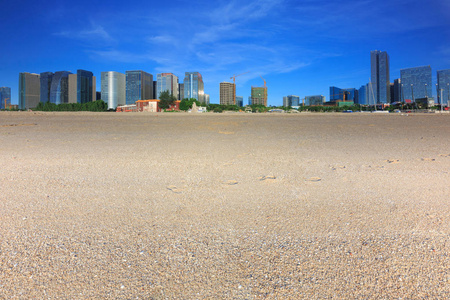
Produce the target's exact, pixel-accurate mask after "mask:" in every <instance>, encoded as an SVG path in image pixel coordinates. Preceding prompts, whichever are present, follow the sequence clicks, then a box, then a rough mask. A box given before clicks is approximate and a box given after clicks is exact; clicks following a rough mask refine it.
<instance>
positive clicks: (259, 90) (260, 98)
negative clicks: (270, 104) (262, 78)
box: [251, 86, 267, 106]
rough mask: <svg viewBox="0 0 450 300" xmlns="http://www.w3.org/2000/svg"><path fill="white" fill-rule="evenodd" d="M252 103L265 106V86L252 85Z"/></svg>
mask: <svg viewBox="0 0 450 300" xmlns="http://www.w3.org/2000/svg"><path fill="white" fill-rule="evenodd" d="M251 95H252V104H253V105H264V106H267V87H257V86H252V90H251Z"/></svg>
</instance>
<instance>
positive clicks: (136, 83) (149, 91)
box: [125, 70, 153, 104]
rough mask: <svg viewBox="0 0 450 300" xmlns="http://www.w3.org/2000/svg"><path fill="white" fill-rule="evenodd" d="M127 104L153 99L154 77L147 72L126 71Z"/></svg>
mask: <svg viewBox="0 0 450 300" xmlns="http://www.w3.org/2000/svg"><path fill="white" fill-rule="evenodd" d="M125 74H126V103H127V104H134V103H136V101H138V100H148V99H152V98H153V75H152V74H149V73H147V72H144V71H141V70H138V71H126V72H125Z"/></svg>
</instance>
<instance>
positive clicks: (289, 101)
mask: <svg viewBox="0 0 450 300" xmlns="http://www.w3.org/2000/svg"><path fill="white" fill-rule="evenodd" d="M299 105H300V97H299V96H295V95H288V96H286V97H283V106H284V107H290V106H299Z"/></svg>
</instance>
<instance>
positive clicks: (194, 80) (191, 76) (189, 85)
mask: <svg viewBox="0 0 450 300" xmlns="http://www.w3.org/2000/svg"><path fill="white" fill-rule="evenodd" d="M183 83H184V97H185V98H188V99H190V98H195V99H196V100H197V101H199V102H200V103H201V104H205V103H206V102H205V90H204V84H203V78H202V75H201V74H200V73H199V72H186V73H185V76H184V82H183Z"/></svg>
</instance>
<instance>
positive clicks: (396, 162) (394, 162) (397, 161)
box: [386, 159, 400, 164]
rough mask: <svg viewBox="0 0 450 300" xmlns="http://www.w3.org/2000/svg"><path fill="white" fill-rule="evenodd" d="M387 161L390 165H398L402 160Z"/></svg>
mask: <svg viewBox="0 0 450 300" xmlns="http://www.w3.org/2000/svg"><path fill="white" fill-rule="evenodd" d="M386 161H387V162H388V163H390V164H398V163H400V160H398V159H388V160H386Z"/></svg>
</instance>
